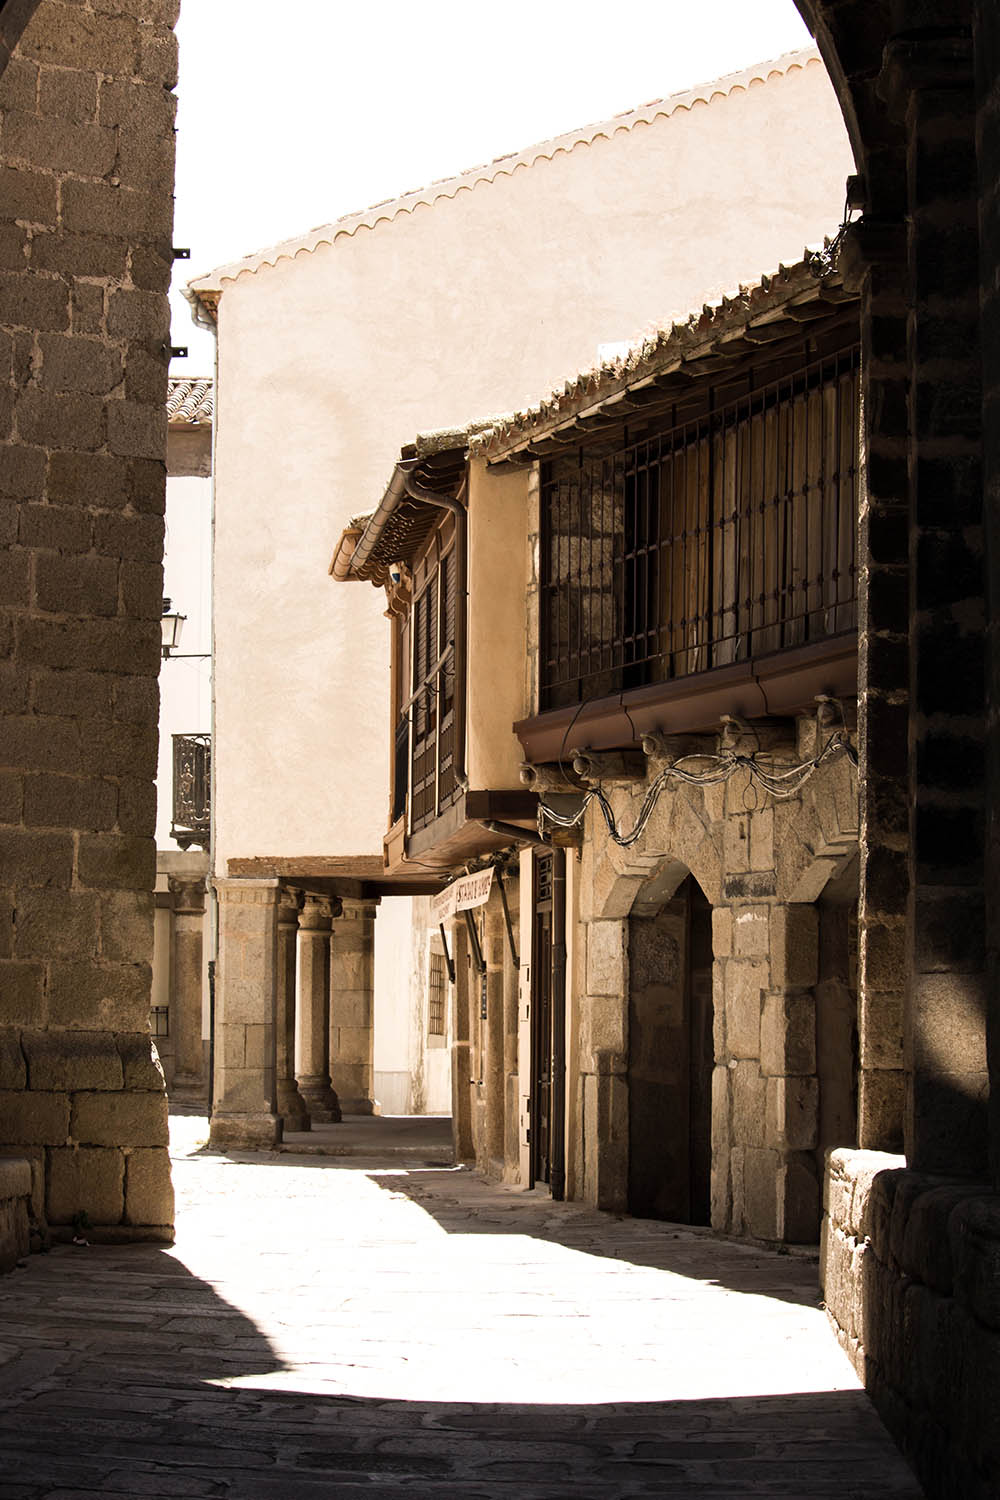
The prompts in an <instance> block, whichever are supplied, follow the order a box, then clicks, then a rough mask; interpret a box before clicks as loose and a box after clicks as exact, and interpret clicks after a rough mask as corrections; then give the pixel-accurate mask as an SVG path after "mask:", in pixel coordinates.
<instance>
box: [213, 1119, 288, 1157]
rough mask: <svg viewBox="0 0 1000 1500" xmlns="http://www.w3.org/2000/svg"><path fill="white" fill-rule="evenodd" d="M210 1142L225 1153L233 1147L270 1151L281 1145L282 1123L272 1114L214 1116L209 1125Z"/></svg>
mask: <svg viewBox="0 0 1000 1500" xmlns="http://www.w3.org/2000/svg"><path fill="white" fill-rule="evenodd" d="M208 1142H209V1145H210V1146H218V1147H219V1148H220V1149H221V1150H223V1151H228V1150H231V1149H232V1148H233V1147H236V1148H238V1149H242V1150H246V1151H270V1150H271V1149H273V1147H275V1146H278V1145H280V1144H281V1121H280V1119H279V1118H278V1116H277V1115H271V1114H261V1115H243V1114H239V1115H237V1114H214V1115H213V1116H212V1118H211V1121H210V1123H209V1132H208Z"/></svg>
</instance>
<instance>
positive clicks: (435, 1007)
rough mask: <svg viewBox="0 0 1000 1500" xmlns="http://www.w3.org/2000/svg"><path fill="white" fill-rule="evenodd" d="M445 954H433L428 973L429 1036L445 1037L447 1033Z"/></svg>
mask: <svg viewBox="0 0 1000 1500" xmlns="http://www.w3.org/2000/svg"><path fill="white" fill-rule="evenodd" d="M444 982H445V964H444V954H443V953H435V952H433V951H432V952H431V955H430V968H429V969H428V971H427V1034H428V1036H444V1035H445V1032H446V1014H447V1012H446V1007H445V994H446V991H445V983H444Z"/></svg>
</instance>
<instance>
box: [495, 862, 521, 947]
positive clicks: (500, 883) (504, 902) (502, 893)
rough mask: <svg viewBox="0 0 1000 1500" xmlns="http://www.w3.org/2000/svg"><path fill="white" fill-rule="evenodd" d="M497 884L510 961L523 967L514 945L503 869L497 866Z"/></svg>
mask: <svg viewBox="0 0 1000 1500" xmlns="http://www.w3.org/2000/svg"><path fill="white" fill-rule="evenodd" d="M497 885H498V886H499V887H500V904H501V906H502V907H503V919H504V924H505V926H506V928H507V946H508V948H509V949H510V961H511V963H512V964H513V965H514V968H515V969H519V968H520V967H521V960H520V958H519V957H518V954H517V948H516V947H515V945H514V927H513V924H512V922H511V920H510V907H509V906H508V905H507V887H506V886H505V885H504V883H503V870H502V869H500V868H499V867H497Z"/></svg>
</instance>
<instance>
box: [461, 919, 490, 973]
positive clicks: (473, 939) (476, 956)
mask: <svg viewBox="0 0 1000 1500" xmlns="http://www.w3.org/2000/svg"><path fill="white" fill-rule="evenodd" d="M465 925H466V927H467V928H468V932H469V947H470V948H471V949H472V965H473V968H474V969H475V971H476V973H477V974H480V975H482V974H485V973H486V960H485V958H484V957H483V950H482V946H481V945H480V942H479V931H478V929H477V927H476V923H475V919H474V917H473V915H472V912H471V911H470V910H469V909H468V907H467V908H466V911H465Z"/></svg>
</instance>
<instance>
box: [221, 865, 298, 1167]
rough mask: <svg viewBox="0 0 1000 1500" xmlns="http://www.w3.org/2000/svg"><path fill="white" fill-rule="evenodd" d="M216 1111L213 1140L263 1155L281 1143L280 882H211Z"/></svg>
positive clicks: (223, 1145)
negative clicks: (215, 902)
mask: <svg viewBox="0 0 1000 1500" xmlns="http://www.w3.org/2000/svg"><path fill="white" fill-rule="evenodd" d="M215 888H216V891H217V892H218V897H219V958H218V967H217V968H216V978H215V1104H214V1108H213V1110H212V1121H211V1133H210V1140H211V1142H212V1145H213V1146H221V1147H222V1148H224V1149H226V1148H228V1147H231V1146H247V1147H250V1148H251V1149H262V1148H263V1149H266V1148H267V1147H269V1146H275V1145H277V1144H278V1142H279V1141H280V1140H281V1120H280V1119H279V1118H278V1113H277V1107H276V1097H275V1024H274V1023H275V1001H276V995H277V977H278V976H277V968H278V895H279V882H278V881H277V880H224V879H216V882H215Z"/></svg>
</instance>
